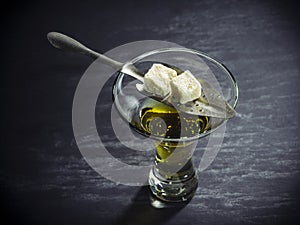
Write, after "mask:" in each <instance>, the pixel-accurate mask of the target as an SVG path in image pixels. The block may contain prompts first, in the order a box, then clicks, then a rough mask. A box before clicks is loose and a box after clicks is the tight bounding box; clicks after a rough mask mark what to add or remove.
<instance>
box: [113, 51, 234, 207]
mask: <svg viewBox="0 0 300 225" xmlns="http://www.w3.org/2000/svg"><path fill="white" fill-rule="evenodd" d="M131 63H132V64H133V65H134V66H136V67H137V68H138V69H139V71H141V72H144V73H145V72H147V71H148V70H149V69H150V67H151V66H152V64H153V63H161V64H164V65H167V66H170V67H173V68H175V69H176V68H177V69H178V68H179V69H180V70H182V71H185V70H189V71H191V72H192V74H193V75H194V76H195V77H196V78H198V79H202V80H205V81H206V82H208V83H209V84H210V85H211V87H212V88H214V90H216V91H217V92H219V93H220V94H221V95H222V97H223V98H224V99H225V100H226V101H227V102H228V103H229V104H230V105H231V106H232V107H233V108H235V107H236V105H237V101H238V87H237V83H236V81H235V79H234V77H233V75H232V74H231V73H230V71H229V70H228V69H227V68H226V67H225V66H224V65H223V64H221V63H220V62H218V61H217V60H215V59H213V58H212V57H210V56H208V55H206V54H204V53H201V52H199V51H196V50H191V49H186V48H166V49H157V50H154V51H150V52H147V53H144V54H142V55H140V56H138V57H136V58H134V59H133V60H131ZM137 83H139V81H138V80H135V79H133V78H132V77H130V76H128V75H126V74H124V73H119V74H118V76H117V79H116V81H115V84H114V89H113V96H114V101H115V106H116V108H117V110H118V111H119V113H120V115H121V117H122V118H123V119H125V121H127V122H128V123H129V124H130V125H131V127H132V129H133V130H134V132H137V133H140V134H142V135H144V136H146V137H149V138H151V139H153V141H154V142H155V144H156V150H155V161H154V165H153V167H152V169H151V171H150V174H149V180H148V181H149V185H150V189H151V191H152V193H153V194H154V195H155V196H156V197H157V198H158V199H160V200H163V201H166V202H182V201H188V200H190V199H191V198H192V197H193V195H194V193H195V191H196V189H197V186H198V179H197V172H196V169H195V168H194V165H193V160H192V156H193V153H194V150H195V148H196V146H197V141H198V140H199V139H201V138H203V137H204V136H206V135H208V134H210V133H212V132H214V131H215V130H216V129H218V128H219V127H220V126H221V125H222V124H224V123H226V122H227V120H228V119H222V118H214V117H209V116H206V115H200V116H198V115H190V114H188V113H182V112H180V111H178V110H177V109H176V105H167V104H165V103H162V102H159V101H156V100H155V99H154V98H151V97H145V96H144V95H142V94H141V93H139V92H138V91H137V90H136V84H137ZM203 92H204V95H205V90H203ZM204 97H205V96H204ZM206 97H207V100H208V104H210V103H212V104H213V102H209V100H210V99H209V96H206Z"/></svg>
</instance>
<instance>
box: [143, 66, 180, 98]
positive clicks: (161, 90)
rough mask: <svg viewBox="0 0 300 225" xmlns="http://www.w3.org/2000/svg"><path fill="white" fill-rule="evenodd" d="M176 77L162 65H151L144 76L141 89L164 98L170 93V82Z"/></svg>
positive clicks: (171, 70)
mask: <svg viewBox="0 0 300 225" xmlns="http://www.w3.org/2000/svg"><path fill="white" fill-rule="evenodd" d="M176 76H177V73H176V71H175V70H173V69H171V68H169V67H166V66H164V65H162V64H153V65H152V67H151V69H150V70H149V71H148V72H147V73H146V74H145V76H144V86H143V89H144V90H145V91H147V92H150V93H152V94H156V95H159V96H163V97H164V96H166V95H168V94H169V93H170V91H171V87H170V81H171V80H172V79H173V78H174V77H176Z"/></svg>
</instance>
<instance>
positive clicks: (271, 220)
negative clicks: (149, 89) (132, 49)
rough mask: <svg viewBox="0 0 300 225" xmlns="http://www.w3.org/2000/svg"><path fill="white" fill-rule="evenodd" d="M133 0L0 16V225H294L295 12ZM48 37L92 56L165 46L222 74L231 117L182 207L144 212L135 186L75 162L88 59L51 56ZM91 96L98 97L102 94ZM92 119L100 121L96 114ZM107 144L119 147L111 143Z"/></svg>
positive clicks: (297, 168)
mask: <svg viewBox="0 0 300 225" xmlns="http://www.w3.org/2000/svg"><path fill="white" fill-rule="evenodd" d="M141 2H142V1H140V2H139V1H128V2H126V3H119V4H117V3H115V2H112V1H111V2H108V3H99V2H95V3H90V2H89V3H76V4H75V3H74V4H73V5H68V4H67V3H64V2H63V1H60V2H57V3H55V2H51V3H50V2H49V3H46V2H44V3H38V2H36V3H31V4H30V3H28V4H26V5H25V4H23V5H21V7H22V9H21V8H18V7H17V6H16V8H8V12H9V14H7V16H6V17H5V19H3V21H2V22H1V23H2V28H3V30H6V31H7V32H8V34H7V35H6V36H3V37H2V38H3V41H2V43H1V49H2V51H3V52H4V54H2V62H4V63H3V65H2V72H1V73H2V77H3V78H2V81H3V82H2V83H1V94H2V95H3V96H4V100H3V105H2V106H3V107H2V112H1V113H2V114H3V115H2V118H3V122H1V123H2V124H3V125H4V129H2V131H3V134H2V140H3V145H2V147H1V157H0V175H1V176H0V191H1V193H0V194H1V201H0V202H1V203H0V204H1V211H2V217H1V219H2V220H3V221H6V223H7V224H15V223H22V224H86V225H89V224H98V225H99V224H172V225H177V224H178V225H179V224H180V225H182V224H210V225H211V224H298V222H299V213H300V206H299V204H300V202H299V197H300V195H299V182H300V180H299V177H300V176H299V175H300V149H299V147H300V140H299V134H298V128H299V99H300V91H299V90H300V89H299V84H300V81H299V62H300V60H299V59H300V51H299V20H297V15H298V11H297V7H296V5H293V4H292V3H291V2H289V1H284V2H282V3H280V4H279V3H277V1H273V2H272V1H264V2H263V1H234V0H228V1H191V2H190V3H189V4H186V3H183V2H182V1H172V2H170V3H168V4H167V3H164V2H163V1H161V2H160V3H159V2H158V1H152V2H151V3H150V2H149V3H141ZM53 30H56V31H61V32H64V33H66V34H69V35H71V36H73V37H75V38H77V39H79V40H81V41H83V42H84V43H86V44H87V45H89V46H91V47H93V48H95V49H98V50H99V51H102V52H105V51H108V50H109V49H111V48H113V47H116V46H118V45H121V44H124V43H127V42H131V41H136V40H148V39H157V40H167V41H171V42H176V43H178V44H180V45H183V46H185V47H188V48H194V49H197V50H200V51H203V52H207V53H209V54H210V55H212V56H214V57H216V58H218V59H220V60H221V61H222V62H224V64H225V65H227V66H228V68H229V69H230V70H231V71H232V73H233V74H234V75H235V77H236V79H237V82H238V84H239V88H240V101H239V104H238V107H237V112H238V115H237V117H236V118H234V119H232V120H231V121H230V122H229V123H228V125H227V131H226V136H225V140H224V143H223V146H222V149H221V151H220V152H219V154H218V156H217V158H216V159H215V160H214V162H213V163H212V164H211V165H210V167H209V168H207V169H206V170H205V171H203V172H201V173H200V174H199V179H200V183H199V188H198V190H197V193H196V196H195V197H194V198H193V200H192V201H191V202H190V203H189V204H188V205H186V206H185V207H183V208H171V209H164V210H157V209H154V208H152V207H151V206H149V198H148V189H147V188H140V187H129V186H124V185H118V184H115V183H113V182H110V181H108V180H106V179H105V178H103V177H101V176H99V175H98V174H97V173H96V172H94V171H93V170H92V169H91V168H90V167H89V166H88V165H87V164H86V162H85V161H84V159H83V158H82V156H81V155H80V153H79V151H78V148H77V146H76V143H75V140H74V137H73V133H72V121H71V109H72V99H73V95H74V92H75V89H76V86H77V83H78V82H79V80H80V78H81V75H82V74H83V72H84V71H85V69H86V68H87V67H88V66H89V64H90V61H89V59H88V58H85V57H83V56H79V55H73V54H70V53H63V52H59V51H57V50H55V49H53V48H52V47H51V46H50V45H49V44H48V43H47V40H46V34H47V32H49V31H53ZM103 95H104V96H109V97H110V96H111V93H110V90H104V92H103ZM97 113H98V114H97V115H98V116H101V117H102V118H104V119H105V118H108V117H107V116H106V115H105V110H104V108H101V107H99V109H98V108H97ZM106 126H107V125H106V124H102V125H101V124H100V125H99V127H98V128H99V129H100V130H101V129H102V130H106V129H107V127H106ZM107 141H109V143H110V144H111V145H112V146H113V147H115V148H119V149H120V148H122V146H119V147H118V146H116V145H115V143H116V142H115V140H114V139H113V138H110V139H109V138H108V139H107ZM204 142H205V140H204ZM198 148H201V144H199V147H198ZM116 154H117V156H118V157H120V158H122V160H124V161H125V162H128V163H133V164H134V163H147V160H146V159H145V157H143V156H140V155H137V154H136V153H132V152H130V153H128V154H127V153H126V154H124V153H118V152H116ZM118 154H120V155H118ZM201 154H202V153H201V151H198V152H197V153H196V156H197V158H198V159H199V158H200V157H201ZM2 224H3V223H2Z"/></svg>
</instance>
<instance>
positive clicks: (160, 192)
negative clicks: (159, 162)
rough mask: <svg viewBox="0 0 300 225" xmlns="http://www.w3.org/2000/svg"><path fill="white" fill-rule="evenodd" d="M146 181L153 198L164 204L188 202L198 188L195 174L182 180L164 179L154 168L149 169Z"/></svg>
mask: <svg viewBox="0 0 300 225" xmlns="http://www.w3.org/2000/svg"><path fill="white" fill-rule="evenodd" d="M148 181H149V185H150V189H151V191H152V193H153V194H154V196H156V197H157V198H158V199H161V200H163V201H166V202H183V201H189V200H191V198H192V197H193V196H194V194H195V191H196V189H197V187H198V179H197V175H196V173H195V172H193V173H192V174H191V175H190V176H187V177H186V178H183V179H164V178H163V177H161V176H160V175H159V174H158V173H157V172H156V169H155V167H153V168H152V169H151V171H150V174H149V180H148Z"/></svg>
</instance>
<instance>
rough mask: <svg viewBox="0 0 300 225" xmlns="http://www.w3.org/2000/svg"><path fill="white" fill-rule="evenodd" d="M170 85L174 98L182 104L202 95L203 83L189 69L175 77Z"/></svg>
mask: <svg viewBox="0 0 300 225" xmlns="http://www.w3.org/2000/svg"><path fill="white" fill-rule="evenodd" d="M170 85H171V94H172V98H173V100H174V101H177V102H180V103H181V104H185V103H187V102H189V101H193V100H195V99H197V98H199V97H200V96H201V84H200V83H199V81H198V80H197V79H196V78H195V77H194V75H193V74H192V73H191V72H190V71H188V70H187V71H185V72H183V73H182V74H180V75H178V76H176V77H174V78H173V79H172V80H171V82H170Z"/></svg>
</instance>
